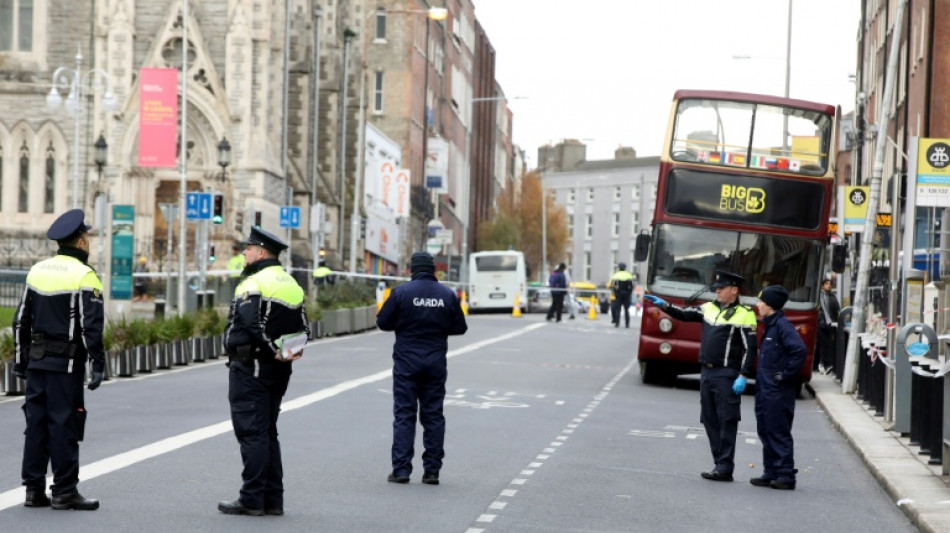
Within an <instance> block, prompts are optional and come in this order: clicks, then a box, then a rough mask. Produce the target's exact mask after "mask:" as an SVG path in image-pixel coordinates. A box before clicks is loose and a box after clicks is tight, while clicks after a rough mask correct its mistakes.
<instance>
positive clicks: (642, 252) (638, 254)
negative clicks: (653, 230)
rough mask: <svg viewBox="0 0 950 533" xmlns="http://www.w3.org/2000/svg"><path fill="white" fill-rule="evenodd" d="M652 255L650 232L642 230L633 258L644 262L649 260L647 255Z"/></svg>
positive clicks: (638, 236)
mask: <svg viewBox="0 0 950 533" xmlns="http://www.w3.org/2000/svg"><path fill="white" fill-rule="evenodd" d="M649 255H650V234H649V233H646V232H641V233H640V234H639V235H637V244H636V248H634V251H633V258H634V260H636V261H637V262H642V261H646V260H647V256H649Z"/></svg>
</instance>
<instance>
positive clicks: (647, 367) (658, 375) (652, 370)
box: [640, 361, 667, 385]
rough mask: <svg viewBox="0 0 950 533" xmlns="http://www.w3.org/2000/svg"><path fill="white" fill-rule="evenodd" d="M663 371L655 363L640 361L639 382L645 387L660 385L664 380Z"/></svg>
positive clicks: (665, 374) (660, 366) (664, 372)
mask: <svg viewBox="0 0 950 533" xmlns="http://www.w3.org/2000/svg"><path fill="white" fill-rule="evenodd" d="M666 376H667V373H666V371H665V369H664V368H663V367H662V365H660V363H658V362H656V361H640V381H641V382H642V383H643V384H645V385H662V384H663V382H664V381H665V380H666Z"/></svg>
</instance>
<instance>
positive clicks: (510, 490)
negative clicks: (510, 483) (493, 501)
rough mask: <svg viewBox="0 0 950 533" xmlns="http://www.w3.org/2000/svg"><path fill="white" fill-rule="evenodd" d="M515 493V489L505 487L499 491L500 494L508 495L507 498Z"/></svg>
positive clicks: (516, 492)
mask: <svg viewBox="0 0 950 533" xmlns="http://www.w3.org/2000/svg"><path fill="white" fill-rule="evenodd" d="M515 494H518V491H517V490H515V489H505V490H503V491H501V495H502V496H507V497H509V498H510V497H512V496H514V495H515Z"/></svg>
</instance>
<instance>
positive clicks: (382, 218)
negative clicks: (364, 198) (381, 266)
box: [366, 207, 399, 263]
mask: <svg viewBox="0 0 950 533" xmlns="http://www.w3.org/2000/svg"><path fill="white" fill-rule="evenodd" d="M366 250H367V251H369V252H372V253H374V254H376V255H378V256H379V257H382V258H384V259H386V260H387V261H390V262H392V263H399V226H398V225H396V222H395V221H394V220H393V219H392V214H391V213H389V212H383V210H382V209H373V208H371V207H370V208H367V209H366Z"/></svg>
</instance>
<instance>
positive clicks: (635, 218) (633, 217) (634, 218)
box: [630, 211, 640, 237]
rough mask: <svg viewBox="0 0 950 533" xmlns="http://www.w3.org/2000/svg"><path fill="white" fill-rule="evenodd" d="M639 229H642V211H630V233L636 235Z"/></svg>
mask: <svg viewBox="0 0 950 533" xmlns="http://www.w3.org/2000/svg"><path fill="white" fill-rule="evenodd" d="M639 231H640V212H639V211H631V212H630V235H631V236H632V237H636V236H637V233H638V232H639Z"/></svg>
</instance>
